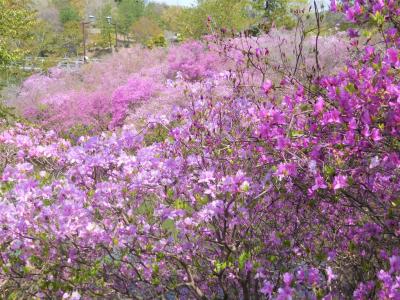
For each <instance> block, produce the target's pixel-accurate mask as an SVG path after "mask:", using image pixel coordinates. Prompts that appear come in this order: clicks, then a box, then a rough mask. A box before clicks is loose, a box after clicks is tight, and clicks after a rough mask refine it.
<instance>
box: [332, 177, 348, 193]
mask: <svg viewBox="0 0 400 300" xmlns="http://www.w3.org/2000/svg"><path fill="white" fill-rule="evenodd" d="M347 185H348V184H347V176H345V175H337V176H335V179H334V180H333V189H334V190H338V189H342V188H345V187H347Z"/></svg>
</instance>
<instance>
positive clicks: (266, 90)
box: [0, 1, 400, 300]
mask: <svg viewBox="0 0 400 300" xmlns="http://www.w3.org/2000/svg"><path fill="white" fill-rule="evenodd" d="M332 8H333V9H335V10H337V11H341V12H343V13H345V14H347V15H349V14H350V20H351V21H353V22H360V23H365V22H366V21H369V22H379V20H374V19H373V16H377V15H381V16H382V17H383V18H384V19H385V21H386V22H385V24H383V23H382V24H381V25H380V26H382V32H383V34H382V38H383V39H384V40H383V43H380V44H379V45H383V46H379V47H374V46H372V45H369V44H368V43H367V44H366V45H364V46H361V44H360V43H357V39H358V38H357V37H355V36H357V32H352V34H351V42H350V44H351V45H350V47H351V48H350V49H349V54H348V55H347V57H348V59H347V60H345V61H344V62H342V65H343V67H341V68H339V69H337V70H335V71H333V72H332V73H331V74H328V72H327V71H325V70H323V68H322V64H320V63H319V62H317V61H314V62H313V63H315V66H314V68H315V72H314V74H312V71H313V70H312V68H311V70H310V69H302V70H301V72H302V74H298V75H296V74H295V73H297V72H295V73H294V72H292V71H291V70H293V69H290V68H292V67H293V65H289V67H287V68H286V67H285V68H280V66H279V64H278V65H277V64H276V63H275V62H274V60H272V59H270V51H267V49H265V46H264V47H263V48H260V46H258V45H259V44H257V43H255V44H254V46H251V47H249V45H250V41H249V43H248V44H243V48H242V52H241V55H242V56H240V57H239V56H238V55H239V54H240V53H239V54H238V49H240V48H239V46H240V45H239V46H238V45H237V44H235V45H232V41H229V40H224V39H223V38H221V37H220V36H215V35H213V36H210V37H208V40H209V42H210V43H213V45H214V46H213V47H215V51H219V52H218V53H219V54H220V58H219V59H223V60H226V61H227V64H228V65H229V66H230V69H228V70H226V71H220V70H216V71H215V72H213V74H211V75H207V76H206V78H203V79H202V80H197V81H195V82H193V81H190V80H187V79H185V78H182V77H180V76H179V75H178V78H175V79H174V80H169V81H168V82H166V83H165V84H166V86H169V87H170V88H175V89H178V90H183V91H184V92H182V97H184V99H185V103H184V105H182V106H181V107H175V108H171V109H170V111H169V113H168V114H161V113H158V114H154V115H153V116H151V117H149V118H147V121H146V122H145V123H144V124H141V126H137V125H134V124H125V125H123V122H119V123H118V126H120V127H117V128H115V129H114V130H112V131H104V132H102V133H100V134H97V135H93V136H82V137H80V138H79V139H78V140H77V141H76V142H74V143H71V142H70V141H69V140H66V139H63V138H61V137H60V136H59V135H58V134H57V133H56V132H55V131H52V130H44V129H42V128H35V127H32V126H27V125H23V124H16V125H14V126H11V127H9V128H7V129H5V130H3V132H2V133H1V134H0V142H1V146H2V147H3V151H2V152H1V153H2V154H1V156H0V167H1V183H0V193H1V199H2V200H1V202H0V209H1V214H0V220H1V225H2V226H1V228H0V247H1V251H0V267H1V269H0V295H1V298H14V299H16V298H17V299H20V298H39V299H42V298H43V299H47V298H63V299H95V298H117V299H118V298H132V299H157V298H161V299H165V298H167V299H168V298H171V299H246V300H247V299H249V300H250V299H341V298H355V299H374V298H379V299H398V298H399V297H400V287H399V286H400V282H399V278H400V247H399V245H400V243H399V239H400V223H399V220H400V199H399V194H400V185H399V182H400V181H399V178H400V154H399V153H400V142H399V136H400V117H399V116H400V79H399V70H400V53H399V46H400V32H399V28H398V27H399V26H398V25H399V23H397V20H398V19H397V15H398V14H397V13H396V14H394V15H393V12H398V13H399V12H400V11H399V9H400V8H399V4H398V3H397V2H395V1H386V2H383V1H382V3H381V5H376V3H375V1H371V2H368V1H355V2H351V3H347V2H344V3H337V4H336V3H335V2H334V1H333V2H332ZM352 10H355V14H354V18H353V17H352V13H351V11H352ZM349 11H350V13H349ZM367 12H368V13H367ZM354 26H355V28H354V30H355V31H356V30H357V27H356V25H354ZM354 33H355V34H354ZM244 41H246V40H244ZM232 54H233V56H232ZM302 57H304V56H302ZM314 57H315V56H314ZM235 58H239V59H236V60H235ZM231 59H233V61H232V60H231ZM301 59H302V58H301ZM303 61H304V60H303ZM310 63H311V62H310ZM302 64H303V63H302ZM318 66H319V67H318ZM295 67H296V66H295ZM269 68H273V69H274V70H275V71H276V72H278V73H279V76H278V77H277V78H272V79H269V78H268V77H267V76H268V74H269V72H270V70H269ZM141 72H142V73H141V74H142V77H135V76H133V77H130V79H127V80H126V81H125V82H126V84H124V85H123V86H121V87H120V88H118V89H116V90H115V92H114V94H113V96H112V98H111V99H113V101H114V103H115V105H114V106H117V103H118V105H121V106H122V107H127V106H129V105H132V104H135V103H138V102H140V101H142V100H145V99H147V98H149V97H150V98H151V97H158V95H157V93H158V92H157V91H158V90H157V89H158V87H157V82H156V83H154V84H153V83H152V84H149V85H147V82H148V81H142V80H144V78H147V77H146V74H151V73H152V72H154V69H153V70H151V71H150V70H149V71H148V72H147V73H146V72H145V70H141ZM152 74H155V73H152ZM310 74H311V75H310ZM303 75H304V76H303ZM134 86H142V87H143V88H141V89H135V88H134ZM139 90H140V91H146V92H140V91H139ZM117 99H122V100H121V103H119V102H118V101H119V100H117ZM143 106H145V105H143ZM113 109H115V107H113ZM122 111H125V108H124V109H122ZM118 113H120V111H119V112H118ZM118 121H120V120H118Z"/></svg>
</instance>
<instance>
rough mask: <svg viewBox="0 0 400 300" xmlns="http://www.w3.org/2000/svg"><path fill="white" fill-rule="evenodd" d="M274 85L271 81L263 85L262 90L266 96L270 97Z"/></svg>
mask: <svg viewBox="0 0 400 300" xmlns="http://www.w3.org/2000/svg"><path fill="white" fill-rule="evenodd" d="M273 85H274V84H273V83H272V81H271V80H266V81H264V83H263V84H262V86H261V90H262V91H263V92H264V93H265V94H266V95H268V93H269V92H270V90H271V89H272V87H273Z"/></svg>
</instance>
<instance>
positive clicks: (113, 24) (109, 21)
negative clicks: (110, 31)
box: [106, 16, 118, 49]
mask: <svg viewBox="0 0 400 300" xmlns="http://www.w3.org/2000/svg"><path fill="white" fill-rule="evenodd" d="M106 19H107V22H108V24H109V25H112V26H114V30H115V49H117V47H118V32H117V23H113V22H111V20H112V17H111V16H108V17H106ZM110 44H111V43H110Z"/></svg>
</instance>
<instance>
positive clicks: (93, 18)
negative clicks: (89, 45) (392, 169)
mask: <svg viewBox="0 0 400 300" xmlns="http://www.w3.org/2000/svg"><path fill="white" fill-rule="evenodd" d="M94 20H95V16H92V15H90V16H89V21H87V22H85V21H82V35H83V63H87V59H86V30H85V29H86V28H85V27H86V25H89V24H90V23H92V22H93V21H94Z"/></svg>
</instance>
